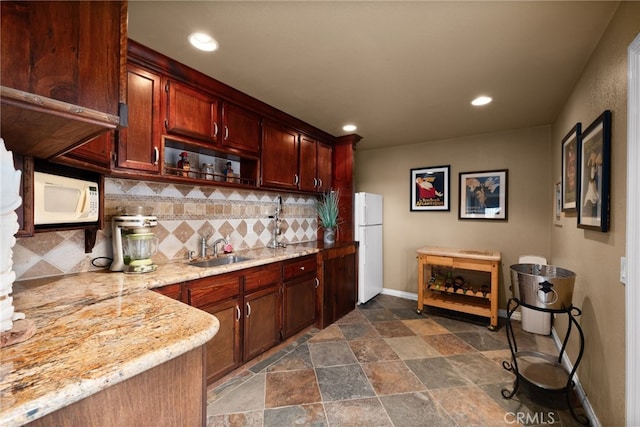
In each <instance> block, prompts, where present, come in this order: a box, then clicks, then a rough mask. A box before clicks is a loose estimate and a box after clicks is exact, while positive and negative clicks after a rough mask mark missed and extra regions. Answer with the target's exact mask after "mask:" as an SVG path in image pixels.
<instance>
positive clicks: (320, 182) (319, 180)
mask: <svg viewBox="0 0 640 427" xmlns="http://www.w3.org/2000/svg"><path fill="white" fill-rule="evenodd" d="M318 188H322V178H318Z"/></svg>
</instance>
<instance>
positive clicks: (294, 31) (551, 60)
mask: <svg viewBox="0 0 640 427" xmlns="http://www.w3.org/2000/svg"><path fill="white" fill-rule="evenodd" d="M617 6H618V2H612V1H602V2H595V1H587V2H578V1H568V2H559V1H533V2H510V1H506V2H504V1H498V2H485V1H468V2H466V1H447V2H435V1H412V2H402V1H333V2H332V1H285V2H276V1H259V2H251V1H228V2H223V1H200V2H186V1H175V2H174V1H136V0H133V1H130V2H129V37H130V38H131V39H133V40H136V41H138V42H140V43H142V44H143V45H146V46H148V47H150V48H152V49H155V50H157V51H159V52H161V53H163V54H165V55H167V56H169V57H171V58H173V59H175V60H177V61H179V62H182V63H184V64H186V65H189V66H191V67H192V68H195V69H197V70H199V71H201V72H203V73H205V74H208V75H210V76H212V77H213V78H215V79H217V80H219V81H222V82H224V83H226V84H228V85H230V86H232V87H234V88H236V89H238V90H241V91H242V92H244V93H246V94H248V95H251V96H253V97H255V98H257V99H259V100H261V101H264V102H266V103H267V104H270V105H272V106H274V107H276V108H278V109H280V110H282V111H285V112H286V113H289V114H291V115H293V116H295V117H297V118H299V119H301V120H304V121H306V122H308V123H310V124H312V125H314V126H316V127H318V128H320V129H323V130H325V131H327V132H329V133H330V134H333V135H336V136H339V135H343V134H345V132H344V131H342V126H343V125H344V124H345V123H348V122H349V123H355V124H356V125H357V126H358V130H357V131H356V133H358V134H359V135H361V136H362V137H363V140H362V141H361V142H360V143H359V144H358V149H359V150H362V149H370V148H376V147H383V146H390V145H400V144H413V143H419V142H425V141H432V140H439V139H447V138H453V137H459V136H464V135H473V134H480V133H486V132H494V131H500V130H508V129H517V128H523V127H530V126H538V125H545V124H550V123H552V122H553V120H554V119H555V117H556V115H557V114H558V112H559V109H560V108H561V106H562V104H563V103H564V101H565V100H566V98H567V96H568V94H569V93H570V91H571V89H572V88H573V85H574V83H575V81H576V79H577V78H578V76H579V75H580V72H581V70H582V68H583V67H584V65H585V64H586V61H587V60H588V58H589V56H590V55H591V53H592V52H593V50H594V48H595V46H596V44H597V42H598V40H599V39H600V37H601V35H602V33H603V31H604V29H605V28H606V26H607V25H608V23H609V21H610V19H611V17H612V15H613V13H614V12H615V9H616V8H617ZM193 31H203V32H207V33H209V34H210V35H212V36H213V37H215V38H216V39H217V40H218V42H219V43H220V49H219V50H218V51H216V52H213V53H205V52H200V51H197V50H196V49H194V48H192V47H191V46H190V45H189V44H188V41H187V35H188V34H189V33H191V32H193ZM480 94H486V95H489V96H492V97H493V98H494V102H493V103H492V104H490V105H488V106H485V107H480V108H476V107H471V105H470V101H471V99H472V98H474V97H475V96H477V95H480Z"/></svg>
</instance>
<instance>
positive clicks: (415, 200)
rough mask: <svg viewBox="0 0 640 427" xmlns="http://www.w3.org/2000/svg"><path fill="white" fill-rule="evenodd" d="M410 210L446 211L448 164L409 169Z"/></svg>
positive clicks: (447, 208)
mask: <svg viewBox="0 0 640 427" xmlns="http://www.w3.org/2000/svg"><path fill="white" fill-rule="evenodd" d="M410 182H411V210H412V211H448V210H450V209H451V207H450V203H449V166H448V165H447V166H433V167H425V168H417V169H411V181H410Z"/></svg>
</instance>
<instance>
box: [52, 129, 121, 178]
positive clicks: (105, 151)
mask: <svg viewBox="0 0 640 427" xmlns="http://www.w3.org/2000/svg"><path fill="white" fill-rule="evenodd" d="M114 134H115V132H114V131H111V132H108V133H105V134H103V135H100V136H98V137H97V138H94V139H92V140H91V141H89V142H86V143H84V144H82V145H81V146H79V147H78V148H74V149H73V150H71V151H69V152H68V153H65V154H64V155H63V156H62V159H59V160H60V161H61V163H68V162H65V159H72V160H79V161H81V162H82V161H84V162H87V163H89V167H85V169H89V168H90V166H91V165H97V166H102V167H105V168H108V167H109V165H110V164H111V147H112V143H113V138H114ZM71 164H74V163H71Z"/></svg>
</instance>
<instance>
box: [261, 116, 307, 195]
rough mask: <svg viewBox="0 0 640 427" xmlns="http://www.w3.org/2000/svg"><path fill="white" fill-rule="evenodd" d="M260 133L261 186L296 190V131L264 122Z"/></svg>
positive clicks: (297, 178)
mask: <svg viewBox="0 0 640 427" xmlns="http://www.w3.org/2000/svg"><path fill="white" fill-rule="evenodd" d="M262 135H263V137H262V161H261V169H262V186H263V187H279V188H285V189H292V190H297V189H298V183H299V181H300V177H299V175H298V133H297V132H295V131H294V130H292V129H287V128H284V127H280V126H278V125H275V124H272V123H265V125H264V126H263V129H262Z"/></svg>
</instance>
